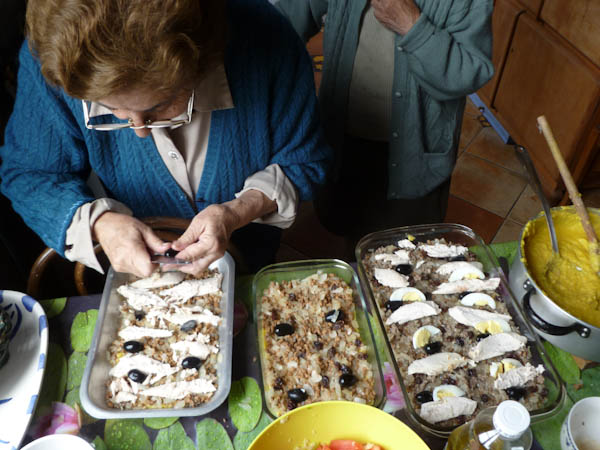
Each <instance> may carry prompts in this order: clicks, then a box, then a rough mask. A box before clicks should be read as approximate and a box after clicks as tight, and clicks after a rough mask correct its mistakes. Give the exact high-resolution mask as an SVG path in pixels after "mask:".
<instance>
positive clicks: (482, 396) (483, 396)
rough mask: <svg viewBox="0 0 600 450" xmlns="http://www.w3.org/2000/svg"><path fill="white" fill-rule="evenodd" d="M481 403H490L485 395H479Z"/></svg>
mask: <svg viewBox="0 0 600 450" xmlns="http://www.w3.org/2000/svg"><path fill="white" fill-rule="evenodd" d="M481 401H482V402H483V403H487V402H489V401H490V397H489V396H488V395H487V394H481Z"/></svg>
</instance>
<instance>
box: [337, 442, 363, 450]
mask: <svg viewBox="0 0 600 450" xmlns="http://www.w3.org/2000/svg"><path fill="white" fill-rule="evenodd" d="M329 447H330V448H331V450H363V446H362V444H360V443H358V442H356V441H352V440H350V439H336V440H335V441H331V442H330V443H329Z"/></svg>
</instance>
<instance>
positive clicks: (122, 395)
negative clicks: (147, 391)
mask: <svg viewBox="0 0 600 450" xmlns="http://www.w3.org/2000/svg"><path fill="white" fill-rule="evenodd" d="M114 400H115V402H116V403H126V402H135V401H136V400H137V395H135V394H132V393H130V392H119V393H117V395H115V396H114Z"/></svg>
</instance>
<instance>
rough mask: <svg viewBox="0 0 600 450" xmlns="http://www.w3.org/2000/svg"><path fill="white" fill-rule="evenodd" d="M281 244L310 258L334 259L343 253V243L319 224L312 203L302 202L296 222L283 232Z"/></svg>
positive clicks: (342, 240) (341, 239) (338, 237)
mask: <svg viewBox="0 0 600 450" xmlns="http://www.w3.org/2000/svg"><path fill="white" fill-rule="evenodd" d="M281 242H282V243H283V244H286V245H287V246H289V247H291V248H292V249H293V250H295V251H297V252H299V253H301V254H303V255H306V256H308V257H310V258H336V257H340V255H343V254H344V253H345V248H346V246H345V242H344V239H343V238H342V237H340V236H336V235H335V234H332V233H330V232H329V231H327V229H326V228H325V227H323V225H321V223H320V222H319V219H318V218H317V215H316V214H315V211H314V208H313V205H312V202H303V203H301V204H300V207H299V209H298V216H297V217H296V222H295V223H294V225H292V226H291V227H290V228H288V229H287V230H284V231H283V235H282V238H281Z"/></svg>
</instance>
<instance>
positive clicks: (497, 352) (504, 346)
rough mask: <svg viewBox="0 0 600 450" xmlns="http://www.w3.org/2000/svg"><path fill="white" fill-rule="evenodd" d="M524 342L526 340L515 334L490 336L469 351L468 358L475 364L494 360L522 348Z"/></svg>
mask: <svg viewBox="0 0 600 450" xmlns="http://www.w3.org/2000/svg"><path fill="white" fill-rule="evenodd" d="M526 342H527V338H526V337H524V336H521V335H520V334H517V333H512V332H510V333H498V334H492V335H491V336H488V337H486V338H485V339H482V340H481V341H479V343H478V344H477V345H475V346H474V347H472V348H471V349H470V350H469V358H471V359H472V360H474V361H475V362H479V361H483V360H485V359H490V358H495V357H496V356H501V355H503V354H504V353H507V352H514V351H516V350H519V349H520V348H523V347H524V346H525V343H526Z"/></svg>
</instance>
